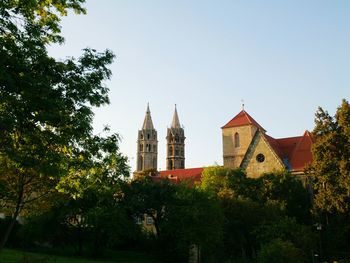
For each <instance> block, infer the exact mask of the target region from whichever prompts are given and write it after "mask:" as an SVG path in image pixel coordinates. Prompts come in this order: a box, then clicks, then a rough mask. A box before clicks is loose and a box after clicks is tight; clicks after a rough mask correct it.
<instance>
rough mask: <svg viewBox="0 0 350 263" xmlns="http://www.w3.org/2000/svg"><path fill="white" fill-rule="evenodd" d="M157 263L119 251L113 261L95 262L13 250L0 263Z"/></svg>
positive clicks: (2, 253)
mask: <svg viewBox="0 0 350 263" xmlns="http://www.w3.org/2000/svg"><path fill="white" fill-rule="evenodd" d="M116 262H118V263H155V262H159V261H157V260H156V259H155V258H152V257H151V256H149V255H145V254H143V253H139V252H130V251H118V252H114V253H113V259H108V260H93V259H85V258H77V257H62V256H54V255H46V254H39V253H29V252H24V251H19V250H13V249H5V250H3V251H2V252H1V253H0V263H116Z"/></svg>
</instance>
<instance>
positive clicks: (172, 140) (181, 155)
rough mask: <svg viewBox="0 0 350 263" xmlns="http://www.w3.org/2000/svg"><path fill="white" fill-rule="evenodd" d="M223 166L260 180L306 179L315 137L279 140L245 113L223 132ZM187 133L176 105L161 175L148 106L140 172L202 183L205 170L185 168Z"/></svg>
mask: <svg viewBox="0 0 350 263" xmlns="http://www.w3.org/2000/svg"><path fill="white" fill-rule="evenodd" d="M221 130H222V143H223V144H222V151H223V166H224V167H231V168H241V169H243V170H245V172H246V174H247V176H248V177H252V178H257V177H259V176H261V175H262V174H264V173H269V172H278V171H285V170H287V171H290V172H291V173H292V174H295V175H297V176H302V175H303V174H304V169H305V168H306V167H307V165H308V164H310V163H311V161H312V153H311V146H312V143H313V140H312V136H311V133H310V132H308V131H305V132H304V134H303V135H301V136H295V137H288V138H279V139H275V138H273V137H271V136H269V135H267V134H266V130H265V129H264V128H263V127H262V126H261V125H260V124H259V123H258V122H257V121H255V120H254V119H253V118H252V117H251V116H250V115H249V114H248V113H247V112H246V111H245V110H244V109H242V111H240V112H239V113H238V114H237V115H236V116H235V117H233V118H232V119H231V120H230V121H229V122H227V123H226V124H225V125H224V126H223V127H222V128H221ZM185 138H186V137H185V132H184V129H183V127H182V126H181V125H180V121H179V117H178V113H177V109H176V105H175V111H174V115H173V120H172V124H171V127H170V128H168V129H167V137H166V141H167V145H166V147H167V158H166V167H167V170H165V171H159V172H158V171H157V153H158V150H157V149H158V141H157V131H156V130H155V129H154V127H153V123H152V118H151V112H150V110H149V106H147V110H146V116H145V120H144V123H143V126H142V129H141V130H139V133H138V141H137V144H138V148H137V149H138V150H137V171H135V173H134V174H139V173H141V172H144V171H147V170H153V171H155V173H154V174H153V175H155V176H154V177H153V178H154V180H160V179H162V178H169V179H170V180H172V181H174V182H179V181H182V180H189V181H192V182H193V183H194V182H197V181H200V180H201V173H202V171H203V169H204V168H203V167H200V168H187V169H186V168H185Z"/></svg>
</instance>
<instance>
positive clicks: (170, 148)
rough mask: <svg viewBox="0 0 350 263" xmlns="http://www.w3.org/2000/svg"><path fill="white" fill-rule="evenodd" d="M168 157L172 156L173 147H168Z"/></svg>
mask: <svg viewBox="0 0 350 263" xmlns="http://www.w3.org/2000/svg"><path fill="white" fill-rule="evenodd" d="M169 155H170V156H172V155H173V147H171V146H169Z"/></svg>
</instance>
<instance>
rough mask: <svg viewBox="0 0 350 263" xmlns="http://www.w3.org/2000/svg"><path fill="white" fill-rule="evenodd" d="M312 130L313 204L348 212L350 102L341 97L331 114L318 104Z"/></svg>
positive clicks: (320, 207) (329, 209) (323, 208)
mask: <svg viewBox="0 0 350 263" xmlns="http://www.w3.org/2000/svg"><path fill="white" fill-rule="evenodd" d="M315 123H316V126H315V128H314V131H313V135H314V137H315V143H314V145H313V158H314V161H313V164H312V167H311V169H310V171H309V172H310V174H311V175H313V177H314V190H315V205H316V208H317V209H320V210H322V211H326V212H328V213H333V212H337V213H348V212H349V208H350V207H349V204H350V194H349V193H350V105H349V103H348V102H347V101H346V100H343V101H342V104H341V106H340V107H339V108H338V109H337V112H336V114H335V116H334V117H331V116H330V115H329V114H328V112H326V111H324V110H323V109H322V108H319V109H318V111H317V112H316V119H315Z"/></svg>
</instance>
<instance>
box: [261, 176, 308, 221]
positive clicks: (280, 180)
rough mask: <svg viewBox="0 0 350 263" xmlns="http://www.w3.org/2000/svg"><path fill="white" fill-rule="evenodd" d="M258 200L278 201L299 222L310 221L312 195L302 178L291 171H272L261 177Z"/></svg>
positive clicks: (263, 201) (264, 201) (262, 201)
mask: <svg viewBox="0 0 350 263" xmlns="http://www.w3.org/2000/svg"><path fill="white" fill-rule="evenodd" d="M256 180H257V183H258V185H259V188H258V189H257V191H256V192H257V193H258V195H257V201H258V202H261V203H266V202H269V201H273V202H276V203H278V204H279V205H280V207H281V209H283V210H284V211H285V212H286V214H287V215H288V216H290V217H295V218H297V219H298V221H299V222H302V223H305V224H307V223H310V220H311V195H310V192H309V190H308V189H307V188H306V187H305V186H304V185H303V184H302V182H301V180H300V179H298V178H297V177H296V176H293V175H292V174H290V173H289V172H283V173H270V174H265V175H263V176H261V177H259V178H258V179H256Z"/></svg>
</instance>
